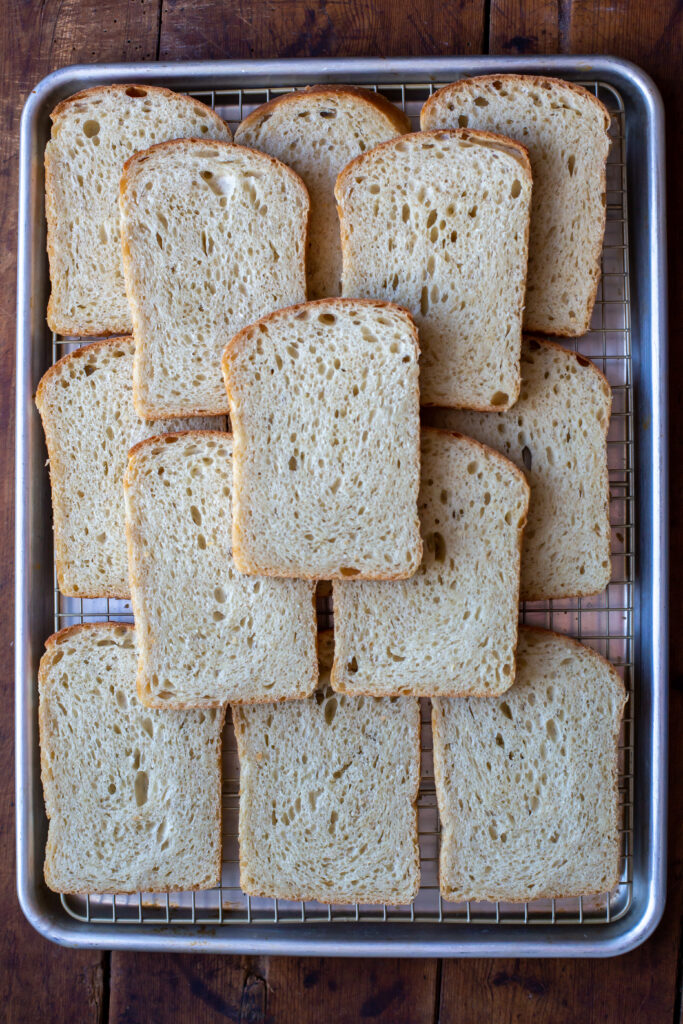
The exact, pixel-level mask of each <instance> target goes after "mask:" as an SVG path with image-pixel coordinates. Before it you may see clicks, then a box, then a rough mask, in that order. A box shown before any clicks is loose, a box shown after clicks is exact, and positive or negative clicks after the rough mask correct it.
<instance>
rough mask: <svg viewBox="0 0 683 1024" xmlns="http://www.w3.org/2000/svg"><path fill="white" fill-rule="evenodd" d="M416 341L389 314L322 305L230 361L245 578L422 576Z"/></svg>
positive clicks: (284, 321)
mask: <svg viewBox="0 0 683 1024" xmlns="http://www.w3.org/2000/svg"><path fill="white" fill-rule="evenodd" d="M418 352H419V350H418V345H417V331H416V330H415V324H414V323H413V320H412V318H411V317H410V315H409V314H408V313H407V312H406V311H405V310H404V309H400V308H399V307H398V306H393V305H391V304H388V303H383V302H367V301H365V302H364V301H358V300H347V299H321V300H319V301H318V302H308V303H305V304H303V305H300V306H294V307H293V308H292V309H283V310H279V311H278V312H276V313H272V314H271V315H270V316H267V317H264V318H263V319H262V320H259V321H258V322H257V323H255V324H252V325H250V326H249V327H246V328H245V329H244V330H243V331H241V332H240V333H239V334H238V335H237V336H236V337H234V338H233V339H232V340H231V341H230V343H229V344H228V346H227V347H226V349H225V353H224V355H223V374H224V376H225V383H226V387H227V390H228V395H229V397H230V415H231V423H232V427H233V431H234V469H233V473H234V480H235V485H234V491H233V534H232V541H233V557H234V559H235V565H236V566H237V568H238V570H239V571H240V572H248V573H256V574H262V575H267V576H297V577H302V578H304V579H343V578H351V577H354V578H356V579H401V578H404V577H406V576H412V574H413V573H414V572H415V571H416V569H417V567H418V565H419V564H420V558H421V556H422V542H421V540H420V524H419V520H418V516H417V494H418V489H419V483H420V422H419V404H418V402H419V400H418V366H417V361H418Z"/></svg>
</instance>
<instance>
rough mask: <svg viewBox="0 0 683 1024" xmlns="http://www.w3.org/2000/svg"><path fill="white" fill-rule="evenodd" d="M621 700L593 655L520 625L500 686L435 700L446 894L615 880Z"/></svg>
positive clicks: (520, 896)
mask: <svg viewBox="0 0 683 1024" xmlns="http://www.w3.org/2000/svg"><path fill="white" fill-rule="evenodd" d="M625 702H626V695H625V691H624V685H623V683H622V681H621V679H620V678H619V675H618V673H617V671H616V669H614V668H613V667H612V665H610V664H609V662H607V661H605V659H604V658H601V657H600V655H599V654H596V652H595V651H593V650H591V649H590V648H588V647H584V646H583V645H582V644H580V643H578V642H577V641H576V640H572V639H571V638H569V637H566V636H559V635H558V634H557V633H551V632H549V631H547V630H543V629H529V628H528V627H522V628H521V629H520V631H519V643H518V646H517V679H516V681H515V685H514V686H513V687H512V688H511V689H510V690H508V692H507V693H505V694H503V695H502V696H501V697H491V698H485V699H484V700H480V699H475V698H466V699H464V700H447V699H437V700H434V701H433V702H432V730H433V735H434V774H435V778H436V795H437V800H438V804H439V815H440V817H441V855H440V865H439V868H440V870H439V881H440V889H441V895H442V896H443V897H444V899H447V900H453V901H457V900H505V901H511V902H518V901H520V902H521V901H526V900H535V899H550V898H552V897H562V896H582V895H583V896H585V895H590V894H594V893H604V892H609V891H610V890H611V889H612V888H613V887H614V886H615V885H616V883H617V881H618V877H619V848H620V844H619V794H618V789H617V767H618V765H617V744H618V739H619V727H620V722H621V716H622V711H623V708H624V704H625Z"/></svg>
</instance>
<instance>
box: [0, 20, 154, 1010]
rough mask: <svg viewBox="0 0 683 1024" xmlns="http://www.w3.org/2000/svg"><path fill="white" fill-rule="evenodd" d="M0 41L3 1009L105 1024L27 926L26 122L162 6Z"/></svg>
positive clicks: (133, 42)
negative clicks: (22, 520) (44, 89)
mask: <svg viewBox="0 0 683 1024" xmlns="http://www.w3.org/2000/svg"><path fill="white" fill-rule="evenodd" d="M2 10H3V19H2V33H1V37H0V54H1V59H0V125H1V126H2V131H0V237H2V239H3V245H2V247H1V248H0V395H1V396H2V401H0V431H1V432H2V437H3V444H2V445H0V508H1V509H2V518H1V519H0V556H1V557H0V567H1V568H0V599H1V600H2V607H3V609H4V611H5V614H4V615H3V616H2V619H1V620H0V651H1V652H2V653H1V654H0V658H1V675H0V686H1V687H2V690H1V693H0V697H1V701H2V706H3V707H4V708H5V713H4V714H3V715H2V716H0V843H1V844H2V851H3V856H2V857H0V903H1V905H2V908H3V927H2V930H1V931H0V964H2V969H0V1006H1V1007H2V1014H1V1015H2V1017H3V1019H5V1020H9V1021H16V1022H19V1021H26V1022H31V1024H33V1022H35V1021H38V1020H42V1021H50V1022H54V1024H61V1022H64V1024H66V1022H73V1024H88V1022H93V1024H94V1022H99V1021H100V1019H101V1017H102V1013H103V1007H104V1006H105V1004H106V995H105V991H104V988H105V987H104V982H103V976H104V969H103V968H104V965H105V962H106V961H105V957H104V955H103V954H101V953H99V952H80V951H74V950H64V949H60V948H59V947H57V946H55V945H53V944H51V943H49V942H47V941H45V940H44V939H42V938H39V936H37V935H36V933H35V932H34V931H33V929H32V928H31V927H30V926H29V925H28V924H27V923H26V921H25V920H24V917H23V915H22V913H21V910H20V909H19V906H18V903H17V898H16V890H15V862H14V762H13V738H12V737H13V721H12V715H11V713H10V709H11V708H12V706H13V699H12V686H13V665H12V659H13V647H12V629H13V622H12V615H11V608H12V606H13V597H12V594H13V584H14V581H13V576H12V561H13V545H14V539H13V506H14V485H13V478H14V465H13V436H14V302H15V275H16V227H17V158H16V154H17V150H18V135H19V117H20V114H21V107H22V105H23V103H24V100H25V98H26V96H27V94H28V91H29V89H30V88H31V87H32V86H33V85H35V84H36V83H37V82H38V81H39V80H40V79H41V78H42V77H43V76H44V75H46V74H47V73H48V72H49V71H52V70H53V69H54V68H57V67H60V66H62V65H64V64H73V63H75V62H77V61H103V60H135V59H143V58H144V59H149V58H154V57H155V55H156V44H157V36H158V20H159V3H158V2H157V0H129V2H126V0H101V2H99V3H98V4H91V3H87V4H86V3H81V2H78V0H44V2H38V0H32V2H25V0H5V3H4V4H3V8H2Z"/></svg>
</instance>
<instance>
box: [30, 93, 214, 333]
mask: <svg viewBox="0 0 683 1024" xmlns="http://www.w3.org/2000/svg"><path fill="white" fill-rule="evenodd" d="M50 116H51V118H52V134H51V137H50V141H49V142H48V144H47V146H46V148H45V210H46V214H47V251H48V255H49V257H50V279H51V281H52V295H51V296H50V302H49V305H48V310H47V320H48V324H49V325H50V329H51V330H53V331H56V332H57V333H58V334H70V335H97V334H129V333H130V332H131V330H132V326H133V324H132V320H131V315H130V309H129V306H128V299H127V298H126V289H125V285H124V281H123V266H122V263H121V237H120V231H119V179H120V177H121V171H122V170H123V165H124V163H125V162H126V160H127V159H128V157H130V156H132V155H133V153H135V152H136V151H137V150H139V149H146V148H147V147H148V146H151V145H152V144H153V143H155V142H164V141H166V140H167V139H175V138H183V137H188V136H196V137H198V138H202V137H204V138H207V139H223V140H226V141H228V142H229V141H230V137H231V136H230V129H229V128H228V126H227V124H226V123H225V122H224V121H223V120H222V119H221V118H220V117H218V115H217V114H214V112H213V110H211V109H210V108H209V107H206V106H204V104H203V103H199V101H198V100H193V99H190V97H189V96H182V95H178V94H177V93H173V92H170V91H169V90H168V89H159V88H156V87H155V86H151V85H105V86H97V87H96V88H94V89H86V90H85V92H79V93H76V95H75V96H70V97H69V98H68V99H66V100H63V101H62V103H60V104H59V106H57V107H55V109H54V110H53V111H52V114H51V115H50Z"/></svg>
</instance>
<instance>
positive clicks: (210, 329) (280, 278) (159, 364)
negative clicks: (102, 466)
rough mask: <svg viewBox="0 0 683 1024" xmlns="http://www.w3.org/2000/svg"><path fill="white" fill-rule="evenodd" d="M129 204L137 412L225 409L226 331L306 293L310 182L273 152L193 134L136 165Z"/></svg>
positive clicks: (128, 185) (126, 236) (130, 174)
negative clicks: (222, 364) (223, 363)
mask: <svg viewBox="0 0 683 1024" xmlns="http://www.w3.org/2000/svg"><path fill="white" fill-rule="evenodd" d="M120 206H121V238H122V244H123V265H124V271H125V276H126V289H127V292H128V298H129V300H130V306H131V312H132V315H133V335H134V337H135V365H134V395H135V406H136V408H137V410H138V412H139V413H140V415H142V416H145V417H147V418H152V417H155V416H159V417H170V416H197V415H204V414H217V413H224V412H227V405H228V403H227V398H226V395H225V388H224V387H223V382H222V380H221V370H220V361H221V352H222V351H223V347H224V346H225V341H226V339H227V338H229V337H231V336H232V335H233V334H235V333H236V332H237V331H238V330H240V328H242V327H244V326H245V324H248V323H251V322H252V321H253V320H256V319H257V317H260V316H263V315H264V314H265V313H269V312H270V311H271V310H273V309H279V308H280V307H282V306H289V305H291V304H292V303H294V302H300V301H302V300H303V299H304V298H305V297H306V270H305V260H306V232H307V225H308V208H309V200H308V193H307V192H306V189H305V187H304V184H303V182H302V181H301V179H300V178H299V177H298V175H296V174H295V173H294V171H292V170H290V169H289V167H285V165H284V164H281V163H280V161H279V160H274V159H273V157H270V156H267V155H266V154H265V153H257V152H256V150H253V149H245V148H244V147H243V146H234V145H232V144H231V143H227V142H202V141H200V140H198V139H184V140H178V141H175V142H168V143H164V144H162V145H160V146H153V147H152V148H151V149H148V150H145V151H144V152H143V153H138V154H136V155H135V156H134V157H132V158H131V159H130V160H129V161H128V162H127V163H126V165H125V167H124V170H123V175H122V178H121V192H120Z"/></svg>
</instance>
